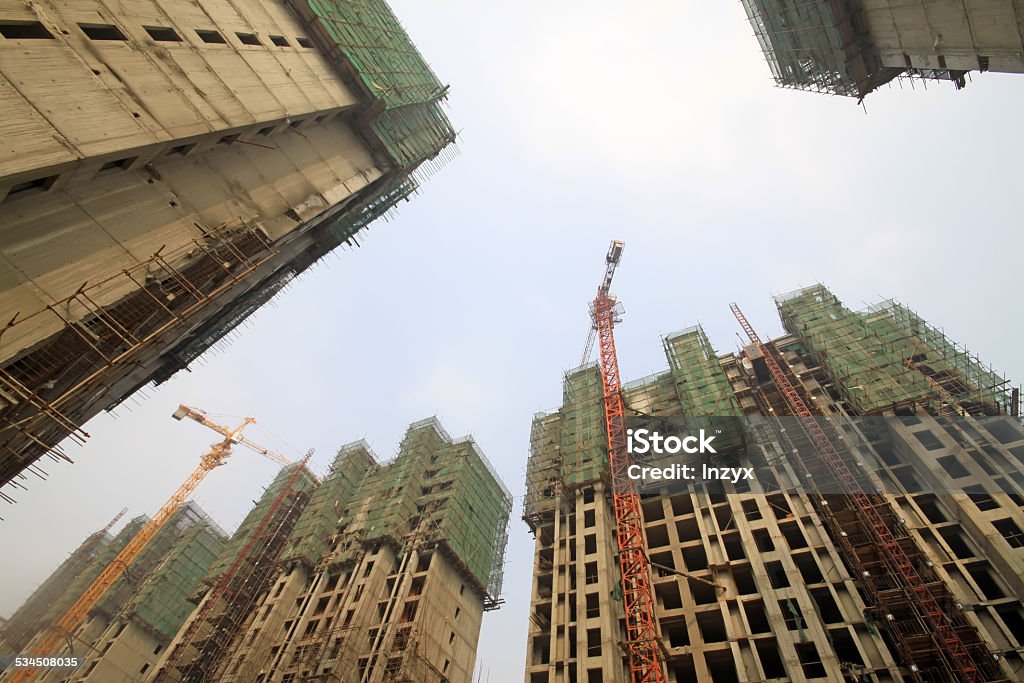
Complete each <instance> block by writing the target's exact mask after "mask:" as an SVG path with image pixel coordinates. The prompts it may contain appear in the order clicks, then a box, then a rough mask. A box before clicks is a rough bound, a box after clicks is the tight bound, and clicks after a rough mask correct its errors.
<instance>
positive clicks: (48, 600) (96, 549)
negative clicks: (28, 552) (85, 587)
mask: <svg viewBox="0 0 1024 683" xmlns="http://www.w3.org/2000/svg"><path fill="white" fill-rule="evenodd" d="M119 538H120V537H119ZM113 540H114V537H113V536H111V535H110V534H109V533H108V532H107V531H106V530H105V529H101V530H99V531H96V532H94V533H92V534H89V537H88V538H86V539H85V540H84V541H82V544H81V545H80V546H78V548H76V549H75V550H74V552H72V553H71V554H70V555H69V556H68V558H67V559H66V560H64V561H63V562H62V563H61V564H60V566H58V567H57V569H55V570H54V571H53V573H52V574H50V575H49V576H48V577H47V578H46V579H45V580H44V581H43V582H42V583H41V584H39V587H38V588H36V589H35V590H34V591H32V595H30V596H29V597H28V599H27V600H25V602H23V603H22V605H21V607H19V608H18V609H17V610H16V611H15V612H14V613H13V614H12V615H11V616H10V618H9V619H8V620H7V622H6V623H5V624H4V626H3V631H2V634H0V636H2V638H3V640H4V642H5V643H7V646H8V647H9V648H10V649H11V651H12V652H13V651H18V652H21V651H23V650H24V648H25V646H26V645H28V642H29V641H30V640H31V639H32V637H33V636H34V635H35V634H36V633H38V631H39V629H40V623H41V622H42V621H43V620H44V617H46V616H47V615H48V613H49V612H50V609H51V607H52V606H53V605H54V604H55V603H57V602H61V601H62V600H63V599H64V598H63V596H64V595H65V593H66V591H67V587H68V586H69V585H71V584H72V583H73V582H75V581H76V580H77V579H78V578H79V577H80V576H89V577H90V579H89V580H90V581H91V580H92V579H94V578H96V576H97V575H98V574H99V572H100V571H101V569H102V567H99V566H98V565H97V564H96V563H94V562H93V560H95V559H96V556H97V554H98V553H100V552H102V551H103V550H104V549H105V548H106V547H107V546H108V545H109V544H110V543H111V541H113ZM121 545H122V546H123V543H122V544H121ZM67 604H70V603H67ZM66 606H67V605H65V607H66ZM49 616H50V617H52V616H53V615H52V614H49ZM5 651H6V650H5Z"/></svg>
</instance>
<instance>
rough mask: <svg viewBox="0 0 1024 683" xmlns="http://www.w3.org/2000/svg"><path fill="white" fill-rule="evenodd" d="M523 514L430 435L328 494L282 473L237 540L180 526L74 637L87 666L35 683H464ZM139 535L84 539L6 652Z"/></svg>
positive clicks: (24, 645)
mask: <svg viewBox="0 0 1024 683" xmlns="http://www.w3.org/2000/svg"><path fill="white" fill-rule="evenodd" d="M511 510H512V498H511V496H510V494H509V492H508V491H507V490H506V488H505V486H504V485H503V484H502V482H501V481H500V479H499V478H498V476H497V474H496V473H495V472H494V470H493V468H492V466H491V465H490V463H489V462H488V460H487V458H486V457H485V456H484V454H483V453H482V452H481V451H480V449H479V447H478V446H477V444H476V442H475V441H474V440H473V439H472V438H470V437H464V438H460V439H453V438H452V437H451V436H449V435H448V434H447V433H446V432H445V431H444V429H443V428H442V427H441V425H440V423H439V422H438V421H437V420H436V419H435V418H429V419H426V420H422V421H420V422H416V423H414V424H412V425H411V426H410V427H409V429H408V431H407V432H406V435H405V438H404V439H403V441H402V444H401V446H400V448H399V452H398V455H397V456H396V457H395V458H394V459H393V460H392V461H390V462H387V463H381V462H379V461H378V459H377V457H376V456H375V455H374V453H373V452H372V451H371V449H370V447H369V446H368V445H367V444H366V443H365V442H363V441H359V442H356V443H352V444H349V445H347V446H344V447H342V448H341V449H340V451H339V452H338V455H337V457H336V458H335V460H334V462H333V463H332V465H331V468H330V471H329V472H328V474H327V476H326V477H324V478H323V479H322V480H321V479H320V478H318V477H317V476H315V475H314V474H313V473H311V472H310V470H309V469H308V468H307V467H306V461H305V460H304V461H302V462H299V463H295V464H292V465H288V466H286V467H284V468H282V470H281V472H280V473H279V474H278V475H277V477H276V478H275V479H274V480H273V482H271V484H270V485H269V486H268V487H267V488H266V490H265V491H264V492H263V495H262V496H261V497H260V499H259V501H258V502H257V504H256V506H255V507H254V508H253V509H252V510H251V511H250V512H249V514H248V515H247V516H246V517H245V519H244V520H243V521H242V523H241V524H240V525H239V527H238V530H237V531H236V532H235V533H234V535H233V536H232V537H231V539H230V540H225V538H224V535H223V534H222V533H221V532H219V531H217V530H216V527H213V526H212V525H210V524H209V523H208V522H206V521H205V517H202V516H201V513H200V512H199V511H198V508H196V506H195V505H194V504H188V505H186V506H184V507H183V508H181V509H179V510H178V512H176V513H175V514H174V516H173V517H172V518H171V521H170V522H168V524H167V525H166V526H165V527H164V528H163V529H161V531H160V532H158V534H157V536H156V537H155V538H154V539H153V541H151V542H150V543H149V544H148V545H147V546H146V547H145V549H144V550H143V551H142V553H141V554H140V555H139V556H138V558H137V559H136V560H135V561H133V562H132V563H131V564H130V565H129V567H128V570H127V571H126V572H125V575H124V577H125V578H123V579H121V580H119V581H118V583H117V584H116V585H115V586H114V587H112V588H111V589H110V590H109V591H108V592H107V593H106V594H105V595H104V597H103V598H102V600H100V601H99V602H98V603H97V605H96V606H95V607H94V608H93V609H92V610H91V612H90V615H89V618H88V619H87V620H86V621H85V622H84V623H83V624H82V626H81V627H80V628H79V629H78V630H77V633H76V636H75V638H74V642H73V648H72V650H71V651H73V652H75V653H77V654H81V655H83V656H84V664H83V666H82V667H81V668H79V669H77V670H73V671H68V670H56V669H54V670H44V671H43V672H42V675H41V676H40V677H39V678H38V679H36V680H43V681H53V682H57V681H61V682H62V683H63V682H67V683H70V682H72V681H74V682H78V681H109V680H132V681H153V682H157V681H160V682H167V681H173V682H179V681H237V682H238V683H243V682H244V683H251V682H252V681H264V682H267V683H269V682H270V681H277V682H287V681H295V682H297V681H322V682H324V683H328V682H335V683H384V682H389V683H390V682H392V681H409V682H416V683H422V682H429V681H435V682H436V683H441V682H445V683H469V682H470V681H471V680H472V678H473V672H474V665H475V662H476V647H477V640H478V637H479V633H480V625H481V621H482V618H483V613H484V612H485V611H488V610H492V609H496V608H497V607H499V606H500V604H501V600H500V597H499V596H500V593H501V584H502V572H503V567H504V553H505V546H506V542H507V527H508V519H509V515H510V514H511ZM197 515H198V516H197ZM200 520H203V523H199V521H200ZM144 523H145V518H138V519H135V520H132V522H130V523H129V524H128V526H127V527H126V528H125V529H123V530H122V531H121V532H120V533H118V534H117V535H116V536H115V537H113V538H111V537H110V536H109V534H107V530H103V531H100V532H97V534H94V535H93V536H90V538H89V539H88V540H87V541H86V542H85V543H84V544H83V546H82V547H81V548H79V549H78V550H77V551H76V552H75V553H74V554H73V555H72V556H71V557H70V558H69V559H68V561H66V562H65V563H64V564H63V565H62V566H61V567H60V568H59V569H58V570H57V571H56V572H55V573H54V575H53V576H52V577H51V578H50V579H49V580H47V581H46V582H44V583H43V585H41V586H40V588H39V589H38V590H37V591H36V592H35V593H34V594H33V596H32V597H31V598H30V599H29V600H28V601H27V602H26V604H25V606H24V607H22V608H21V609H20V610H19V611H18V612H16V613H15V614H14V615H13V616H12V618H11V621H10V623H9V624H8V626H9V628H8V629H6V631H5V637H8V636H9V637H10V638H11V643H12V646H14V647H15V648H17V650H18V651H22V652H28V651H33V650H32V644H33V642H35V641H37V640H38V636H36V634H38V633H41V632H45V631H46V630H47V629H49V628H50V626H51V624H52V623H53V622H55V621H56V620H57V619H58V618H59V617H60V616H61V614H62V613H64V611H65V610H66V609H67V608H68V607H69V606H70V605H71V604H72V603H73V602H74V601H75V600H77V599H78V598H79V596H80V595H82V593H83V592H84V591H85V590H86V588H87V587H88V586H89V585H90V584H91V583H92V582H93V580H94V579H95V577H96V576H98V575H99V574H100V572H101V571H103V569H104V568H105V567H106V566H107V565H109V564H110V563H111V561H112V560H113V559H114V558H115V557H116V556H117V554H118V553H119V552H120V551H121V549H122V548H123V547H125V545H126V544H128V543H129V541H130V540H131V539H132V537H133V536H135V534H136V533H137V532H138V530H139V529H140V528H141V527H142V526H143V524H144ZM65 651H66V650H65ZM0 680H4V679H3V677H2V675H0Z"/></svg>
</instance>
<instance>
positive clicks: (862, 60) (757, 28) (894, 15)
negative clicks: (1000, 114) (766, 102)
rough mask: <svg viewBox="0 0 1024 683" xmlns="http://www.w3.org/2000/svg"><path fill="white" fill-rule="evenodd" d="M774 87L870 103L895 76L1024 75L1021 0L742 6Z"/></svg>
mask: <svg viewBox="0 0 1024 683" xmlns="http://www.w3.org/2000/svg"><path fill="white" fill-rule="evenodd" d="M743 6H744V8H745V9H746V11H747V17H748V19H749V20H750V23H751V26H753V28H754V33H755V34H756V36H757V39H758V42H759V43H760V45H761V49H762V51H763V52H764V55H765V58H766V59H767V60H768V65H769V67H770V68H771V71H772V76H773V77H774V78H775V82H776V83H778V84H779V85H781V86H784V87H790V88H797V89H800V90H814V91H817V92H825V93H830V94H834V95H847V96H852V97H857V98H858V99H863V98H864V97H865V96H866V95H867V94H868V93H870V92H871V91H872V90H875V89H876V88H878V87H879V86H881V85H884V84H886V83H888V82H890V81H892V80H893V79H895V78H899V77H911V78H929V79H938V80H948V81H952V82H953V84H954V85H955V86H956V87H957V88H961V87H963V86H964V85H966V79H967V74H968V73H969V72H971V71H1001V72H1008V73H1024V3H1022V2H1021V0H952V1H950V2H916V3H913V2H912V3H905V2H893V0H855V1H854V2H833V1H832V0H812V1H811V2H804V1H802V0H799V1H798V0H784V1H783V2H765V1H764V0H743Z"/></svg>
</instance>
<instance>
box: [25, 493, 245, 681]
mask: <svg viewBox="0 0 1024 683" xmlns="http://www.w3.org/2000/svg"><path fill="white" fill-rule="evenodd" d="M146 521H147V518H146V517H137V518H135V519H132V520H131V521H129V522H128V524H127V525H125V527H124V528H123V529H121V531H120V532H118V533H117V534H116V535H115V536H113V537H111V536H110V535H109V533H108V532H107V530H101V531H99V532H97V533H96V534H93V535H91V536H90V537H89V538H88V539H87V540H86V541H85V542H84V543H83V544H82V545H81V546H80V547H79V548H78V549H77V550H76V551H75V552H74V553H72V555H71V556H70V557H69V558H68V559H67V560H66V561H65V562H64V563H62V564H61V566H60V567H58V569H57V570H56V571H55V572H54V573H53V574H52V575H51V576H50V577H49V578H48V579H47V580H46V581H45V582H43V584H42V585H40V587H39V588H38V589H37V590H36V591H35V592H34V593H33V594H32V596H30V598H29V599H28V600H27V601H26V602H25V604H24V605H23V606H22V607H21V608H20V609H19V610H18V611H17V612H15V613H14V614H13V615H12V617H11V619H10V620H9V621H8V624H7V627H6V629H5V639H7V640H8V642H9V643H10V646H11V647H13V648H15V651H17V652H29V651H31V650H32V646H33V643H34V642H35V641H36V640H37V638H38V636H39V635H40V634H42V633H43V632H45V631H46V630H47V629H48V628H49V627H50V626H51V625H52V624H53V623H55V622H56V621H57V620H58V619H59V618H60V616H61V615H62V614H63V613H64V612H65V610H66V609H67V608H68V607H69V606H70V605H71V604H72V603H73V602H74V601H75V600H76V599H77V598H78V597H79V595H81V594H82V593H83V592H84V591H85V590H86V588H87V587H88V586H89V585H90V584H91V583H92V581H93V580H94V579H95V578H96V576H98V575H99V573H100V572H101V571H102V570H103V569H104V568H105V567H106V566H107V565H109V564H110V563H111V561H113V560H114V558H115V557H116V556H117V554H118V552H120V550H121V549H122V548H123V547H124V546H125V545H127V544H128V542H129V541H130V540H131V539H132V537H133V536H135V534H136V533H137V532H138V530H139V529H140V528H141V527H142V526H143V525H144V524H145V523H146ZM226 540H227V537H226V534H225V533H224V532H223V531H222V530H221V529H220V528H218V527H217V526H216V524H214V523H213V522H212V521H211V520H210V519H209V518H208V517H207V515H206V514H205V513H204V512H203V511H202V509H200V508H199V506H197V505H196V504H195V503H187V504H186V505H184V506H183V507H181V508H180V509H179V510H178V511H177V512H175V514H174V515H173V516H172V518H171V519H170V521H169V522H168V523H167V524H166V525H165V526H164V527H163V528H162V529H161V530H160V532H159V533H158V534H157V535H156V537H155V538H154V539H153V540H152V541H151V542H150V543H149V545H148V546H147V547H146V549H145V550H144V551H143V552H142V553H141V554H140V555H139V556H138V558H137V559H136V560H135V561H134V562H133V563H132V565H131V567H130V568H129V570H128V571H127V572H126V573H125V575H124V577H123V578H122V579H121V580H120V581H118V582H117V584H115V585H114V586H113V587H112V588H111V589H110V590H109V591H108V592H107V593H106V594H105V595H104V596H103V598H102V599H101V600H100V601H99V602H98V603H97V604H96V605H95V607H94V608H93V609H92V610H91V611H90V613H89V615H88V618H87V619H86V620H85V621H84V622H83V623H82V624H81V625H80V626H79V628H77V629H76V630H75V632H74V633H73V634H72V635H71V636H70V639H71V643H72V651H73V652H74V653H76V654H78V655H80V656H82V658H83V662H84V663H83V666H82V668H80V669H78V670H74V671H68V670H60V669H51V670H48V671H46V672H44V673H43V674H42V675H41V676H40V677H39V678H38V679H37V680H40V681H53V682H56V681H65V680H68V681H70V680H74V681H110V680H136V679H137V678H140V677H141V676H143V675H144V674H145V672H146V671H148V670H149V668H150V667H151V666H152V664H153V663H154V662H155V661H156V659H157V658H158V656H159V653H161V652H162V651H163V650H164V648H166V646H167V645H168V644H169V643H170V641H171V639H172V638H173V637H174V635H175V634H176V633H177V632H178V630H179V629H180V628H181V625H182V623H183V622H184V621H185V617H187V616H188V614H189V613H190V612H191V611H192V608H193V605H192V603H191V602H190V601H189V599H190V598H191V597H192V594H193V593H194V592H195V591H196V590H197V588H198V587H199V581H200V579H201V578H202V577H203V575H204V574H205V573H206V571H207V568H208V567H210V565H211V563H212V562H213V560H214V558H215V557H216V556H217V554H218V553H219V552H220V551H221V548H222V547H223V546H224V544H225V542H226Z"/></svg>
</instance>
